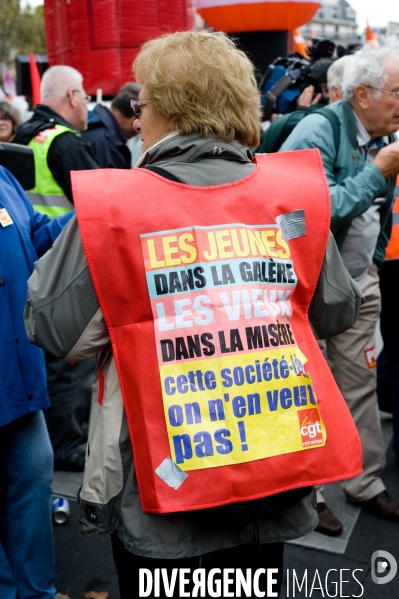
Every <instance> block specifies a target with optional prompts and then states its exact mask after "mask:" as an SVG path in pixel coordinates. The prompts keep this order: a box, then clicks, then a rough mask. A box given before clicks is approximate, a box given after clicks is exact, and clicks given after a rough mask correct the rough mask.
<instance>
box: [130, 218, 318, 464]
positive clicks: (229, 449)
mask: <svg viewBox="0 0 399 599" xmlns="http://www.w3.org/2000/svg"><path fill="white" fill-rule="evenodd" d="M141 243H142V250H143V256H144V262H145V269H146V277H147V284H148V291H149V295H150V298H151V306H152V311H153V317H154V331H155V339H156V347H157V357H158V364H159V373H160V379H161V385H162V398H163V404H164V413H165V420H166V426H167V431H168V438H169V445H170V452H171V455H172V459H173V461H174V462H175V463H176V464H177V465H178V466H179V467H180V468H181V469H183V470H187V471H189V470H198V469H201V468H212V467H215V466H226V465H229V464H239V463H244V462H250V461H254V460H259V459H262V458H267V457H271V456H275V455H282V454H285V453H291V452H294V451H302V450H304V449H314V448H316V447H319V446H321V445H324V443H325V440H326V431H325V427H324V423H323V421H322V418H321V416H320V413H319V410H318V407H317V398H316V394H315V391H314V388H313V385H312V378H311V375H310V373H307V372H306V369H305V364H306V362H307V359H306V357H305V356H304V355H303V353H302V352H301V350H300V349H299V347H298V345H297V342H296V340H295V334H294V330H293V327H292V322H291V317H292V305H291V296H292V294H293V292H294V290H295V287H296V283H297V277H296V274H295V268H294V263H293V260H292V258H291V253H290V248H289V245H288V244H287V242H286V241H285V240H284V238H283V236H282V233H281V231H280V229H279V227H278V226H277V225H276V224H270V225H259V226H251V227H250V226H245V225H234V224H230V225H223V226H212V227H189V228H187V229H179V230H174V231H162V232H157V233H149V234H145V235H142V236H141ZM309 414H311V415H312V417H311V420H309ZM308 420H309V424H307V422H308ZM316 423H317V424H316ZM314 426H317V427H318V429H317V430H318V434H317V442H315V439H313V428H312V427H314ZM304 436H305V437H306V436H308V438H307V439H305V441H304ZM312 439H313V441H312Z"/></svg>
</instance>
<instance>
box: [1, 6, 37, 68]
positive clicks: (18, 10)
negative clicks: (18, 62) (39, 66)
mask: <svg viewBox="0 0 399 599" xmlns="http://www.w3.org/2000/svg"><path fill="white" fill-rule="evenodd" d="M29 52H34V54H46V52H47V50H46V35H45V30H44V12H43V6H37V7H36V8H33V7H31V6H30V5H29V4H24V6H23V7H22V6H21V0H0V64H1V63H3V62H4V63H5V64H6V65H7V66H8V67H9V68H11V69H12V70H14V58H15V56H16V54H29Z"/></svg>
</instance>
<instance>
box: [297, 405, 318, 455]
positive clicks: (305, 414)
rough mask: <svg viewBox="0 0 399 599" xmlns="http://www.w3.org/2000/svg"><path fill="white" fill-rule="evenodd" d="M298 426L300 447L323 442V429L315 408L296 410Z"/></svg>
mask: <svg viewBox="0 0 399 599" xmlns="http://www.w3.org/2000/svg"><path fill="white" fill-rule="evenodd" d="M298 418H299V428H300V431H301V437H302V447H308V446H309V445H319V444H320V443H323V431H322V429H321V425H320V414H319V411H318V410H316V409H315V408H309V409H307V410H298Z"/></svg>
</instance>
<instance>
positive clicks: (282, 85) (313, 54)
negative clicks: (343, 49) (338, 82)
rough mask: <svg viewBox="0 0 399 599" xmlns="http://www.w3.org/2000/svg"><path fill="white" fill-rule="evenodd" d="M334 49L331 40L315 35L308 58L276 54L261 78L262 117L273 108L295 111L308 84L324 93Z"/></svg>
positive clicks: (283, 112) (264, 117)
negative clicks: (278, 55)
mask: <svg viewBox="0 0 399 599" xmlns="http://www.w3.org/2000/svg"><path fill="white" fill-rule="evenodd" d="M334 51H335V44H334V42H332V41H330V40H327V39H322V38H315V39H313V40H312V45H311V46H310V47H309V48H308V54H309V56H310V60H307V59H306V58H304V57H303V56H301V55H300V54H296V53H295V52H292V53H290V54H288V56H284V57H279V58H276V60H274V61H273V62H272V64H271V65H269V66H268V67H267V69H266V72H265V74H264V76H263V77H262V80H261V82H260V90H261V97H262V108H263V120H269V119H270V117H271V115H272V113H273V112H279V113H280V114H286V113H288V112H292V111H294V110H295V108H296V100H297V99H298V97H299V95H300V94H301V92H302V91H303V90H304V89H305V87H307V86H308V85H313V86H314V88H315V92H316V93H323V91H324V86H325V83H326V81H327V70H328V68H329V67H330V65H331V62H332V60H331V57H332V55H333V54H334ZM325 102H326V100H325Z"/></svg>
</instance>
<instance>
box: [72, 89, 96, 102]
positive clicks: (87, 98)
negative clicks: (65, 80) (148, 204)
mask: <svg viewBox="0 0 399 599" xmlns="http://www.w3.org/2000/svg"><path fill="white" fill-rule="evenodd" d="M69 91H71V90H69ZM72 91H74V92H76V93H77V94H83V97H84V99H85V102H86V104H88V103H89V102H91V96H89V95H87V94H86V93H85V92H84V91H83V90H81V89H72ZM68 95H69V92H68V93H67V97H68Z"/></svg>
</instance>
